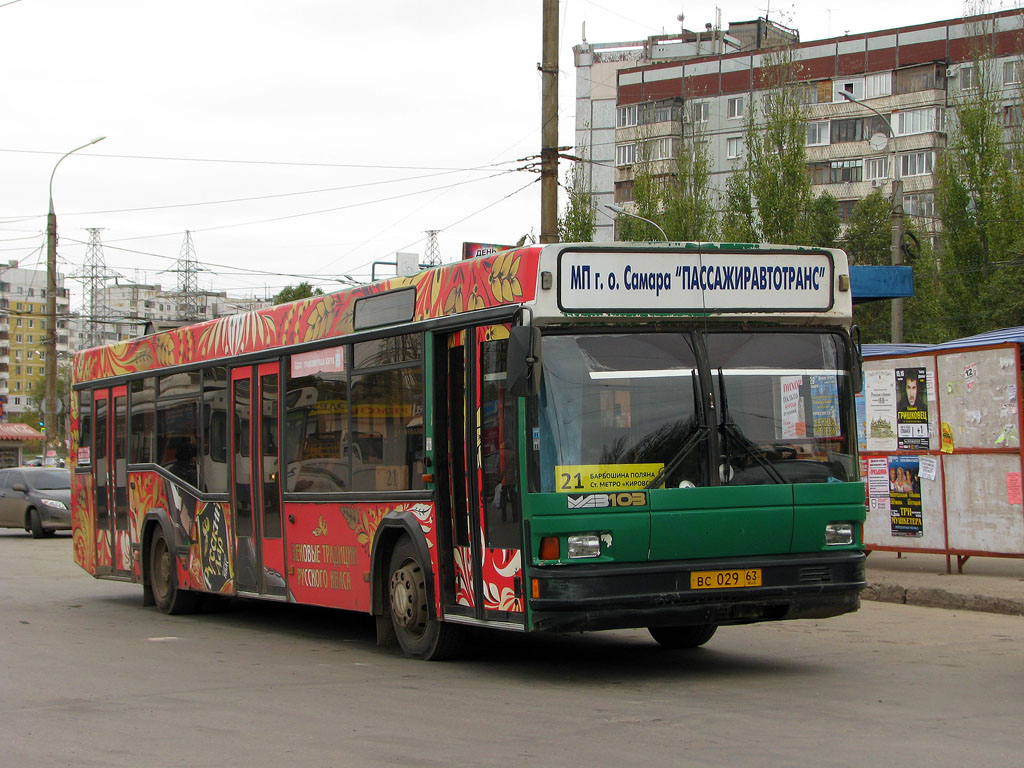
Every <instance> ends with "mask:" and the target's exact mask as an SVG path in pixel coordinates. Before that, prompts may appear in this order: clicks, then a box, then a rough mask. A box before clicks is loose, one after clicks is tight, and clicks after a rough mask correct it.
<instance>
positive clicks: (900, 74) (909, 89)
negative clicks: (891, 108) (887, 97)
mask: <svg viewBox="0 0 1024 768" xmlns="http://www.w3.org/2000/svg"><path fill="white" fill-rule="evenodd" d="M940 67H941V71H940ZM945 87H946V65H945V64H924V65H922V66H919V67H907V68H906V69H898V70H896V93H914V92H915V91H927V90H932V89H940V90H941V89H943V88H945Z"/></svg>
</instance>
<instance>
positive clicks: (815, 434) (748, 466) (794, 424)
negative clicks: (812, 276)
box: [707, 331, 856, 485]
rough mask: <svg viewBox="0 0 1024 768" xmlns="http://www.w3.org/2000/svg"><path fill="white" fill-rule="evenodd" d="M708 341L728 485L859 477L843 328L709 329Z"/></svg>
mask: <svg viewBox="0 0 1024 768" xmlns="http://www.w3.org/2000/svg"><path fill="white" fill-rule="evenodd" d="M707 346H708V356H709V363H710V366H711V374H712V380H713V382H714V385H713V390H714V396H715V400H716V402H717V404H718V413H717V429H718V435H719V447H720V452H721V458H720V463H719V472H718V474H719V477H720V480H721V482H722V483H723V484H726V485H753V484H760V483H823V482H844V481H847V480H855V479H856V474H855V472H854V468H853V456H854V452H853V445H852V440H853V438H854V436H855V430H854V429H853V428H852V427H851V424H850V423H849V414H850V408H849V403H850V399H851V398H852V393H851V392H850V380H849V376H847V375H846V371H847V370H848V365H847V361H846V347H845V345H844V344H843V338H842V337H841V336H840V335H839V334H835V333H811V332H808V333H780V332H769V331H761V332H735V333H728V332H723V333H709V334H708V335H707Z"/></svg>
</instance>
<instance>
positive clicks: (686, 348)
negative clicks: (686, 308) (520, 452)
mask: <svg viewBox="0 0 1024 768" xmlns="http://www.w3.org/2000/svg"><path fill="white" fill-rule="evenodd" d="M543 365H544V370H543V375H542V377H541V391H540V395H539V398H538V414H537V422H538V423H537V430H536V433H535V435H536V438H537V439H536V440H535V441H534V449H535V450H534V456H535V457H536V458H537V459H538V465H537V466H538V470H539V472H537V473H535V475H536V474H539V483H540V488H539V490H541V491H545V492H551V491H583V490H612V489H616V488H619V489H621V488H644V487H646V486H647V485H648V484H649V483H650V482H651V481H653V480H655V479H658V475H659V474H662V471H663V470H664V469H665V467H666V466H667V465H668V464H670V463H671V464H674V465H675V466H674V468H673V470H672V471H671V472H670V473H668V474H667V476H666V477H664V478H661V479H662V480H663V481H664V482H666V483H668V484H670V485H674V486H678V485H681V484H683V485H686V484H692V485H701V484H703V482H704V479H705V475H706V472H705V471H704V469H703V464H704V460H703V451H702V450H700V449H699V448H698V444H699V443H700V442H701V441H700V436H701V434H702V426H701V423H700V422H701V419H700V418H699V414H698V411H697V403H698V402H699V397H698V396H699V390H700V386H699V376H698V375H697V370H698V362H697V354H696V352H695V349H694V340H693V337H692V336H691V335H690V334H688V333H616V334H593V335H572V336H570V335H564V336H562V335H559V336H547V337H545V339H544V363H543ZM705 431H706V430H705ZM538 441H539V444H538ZM659 484H660V483H659Z"/></svg>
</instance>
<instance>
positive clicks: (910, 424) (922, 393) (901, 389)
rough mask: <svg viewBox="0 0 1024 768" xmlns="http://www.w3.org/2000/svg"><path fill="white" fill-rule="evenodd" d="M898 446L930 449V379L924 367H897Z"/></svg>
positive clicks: (919, 449)
mask: <svg viewBox="0 0 1024 768" xmlns="http://www.w3.org/2000/svg"><path fill="white" fill-rule="evenodd" d="M895 373H896V449H897V450H900V451H927V450H928V391H927V390H928V380H927V378H926V371H925V369H924V368H897V369H896V371H895Z"/></svg>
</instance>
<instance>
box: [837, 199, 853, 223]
mask: <svg viewBox="0 0 1024 768" xmlns="http://www.w3.org/2000/svg"><path fill="white" fill-rule="evenodd" d="M855 205H857V201H856V200H840V201H839V221H841V222H842V223H843V224H846V223H848V222H849V221H850V220H851V219H852V218H853V208H854V206H855Z"/></svg>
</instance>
